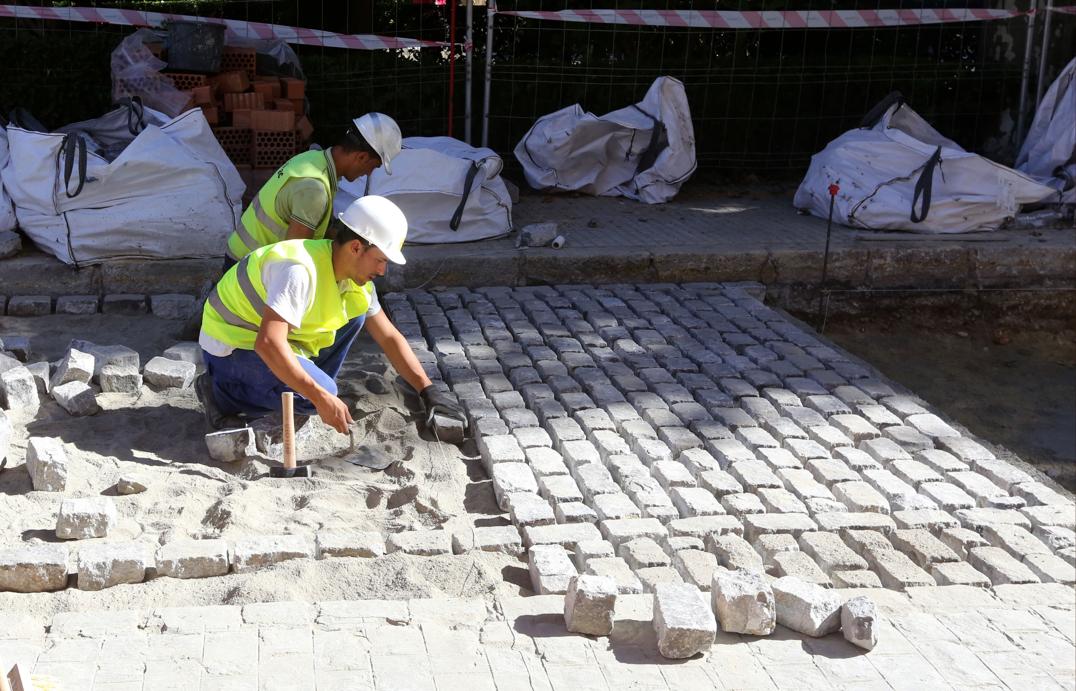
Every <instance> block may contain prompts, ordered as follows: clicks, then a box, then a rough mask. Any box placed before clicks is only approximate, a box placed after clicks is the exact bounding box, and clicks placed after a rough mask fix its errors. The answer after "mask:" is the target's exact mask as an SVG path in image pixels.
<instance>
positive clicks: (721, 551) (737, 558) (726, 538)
mask: <svg viewBox="0 0 1076 691" xmlns="http://www.w3.org/2000/svg"><path fill="white" fill-rule="evenodd" d="M706 548H707V549H708V550H709V551H710V552H712V553H713V554H715V555H716V556H717V559H718V562H719V563H720V564H721V566H723V567H725V568H726V569H729V570H731V571H736V570H743V571H751V572H753V573H762V572H763V571H764V566H763V564H762V557H761V556H759V553H758V552H756V551H755V550H754V548H753V547H751V545H750V544H749V543H748V542H747V540H744V539H743V538H742V537H740V536H739V535H716V534H713V533H711V534H710V535H709V536H708V537H707V538H706Z"/></svg>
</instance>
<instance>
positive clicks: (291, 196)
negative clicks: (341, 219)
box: [276, 178, 329, 230]
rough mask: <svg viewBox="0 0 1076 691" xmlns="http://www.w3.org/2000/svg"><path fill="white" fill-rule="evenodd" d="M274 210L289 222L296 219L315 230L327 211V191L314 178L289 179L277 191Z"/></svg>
mask: <svg viewBox="0 0 1076 691" xmlns="http://www.w3.org/2000/svg"><path fill="white" fill-rule="evenodd" d="M276 212H277V214H279V215H280V217H281V218H283V219H284V220H286V221H288V222H289V223H290V222H291V221H297V222H299V223H301V224H303V225H304V226H306V227H307V228H310V229H311V230H317V227H318V226H319V225H321V221H322V219H324V218H325V214H327V213H328V212H329V192H328V190H326V189H325V185H323V184H321V182H320V181H318V180H315V179H314V178H296V179H294V180H289V181H288V182H286V183H284V186H283V187H281V188H280V191H279V192H277V195H276Z"/></svg>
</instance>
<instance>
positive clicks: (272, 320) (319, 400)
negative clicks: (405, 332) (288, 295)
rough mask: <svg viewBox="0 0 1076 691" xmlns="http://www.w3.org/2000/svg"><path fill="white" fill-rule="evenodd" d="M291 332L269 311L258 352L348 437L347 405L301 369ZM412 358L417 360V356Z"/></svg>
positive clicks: (264, 321) (268, 364) (319, 413)
mask: <svg viewBox="0 0 1076 691" xmlns="http://www.w3.org/2000/svg"><path fill="white" fill-rule="evenodd" d="M290 328H291V327H290V325H289V324H288V322H286V321H285V320H284V319H283V317H281V316H280V315H279V314H277V313H276V312H274V311H273V310H272V308H269V307H266V308H265V314H263V315H262V325H261V328H259V329H258V338H257V339H256V340H255V341H254V352H255V353H257V354H258V357H260V358H261V359H262V361H263V362H265V364H266V366H267V367H269V369H270V371H272V373H273V374H274V375H276V378H277V379H279V380H280V381H282V382H283V383H284V384H285V385H286V386H287V387H288V388H290V389H291V390H293V391H295V392H296V393H298V394H299V395H300V396H302V397H303V398H305V399H306V400H308V401H310V402H311V403H313V404H314V407H315V408H317V411H318V415H319V416H320V417H321V419H322V420H323V421H324V422H325V424H327V425H329V426H330V427H332V428H333V429H335V430H336V431H337V432H340V433H341V434H347V431H348V424H350V423H351V421H352V420H351V413H350V411H348V408H347V404H346V403H344V402H343V401H341V400H340V399H339V398H337V397H336V396H334V395H333V394H331V393H329V392H328V391H326V390H325V389H324V388H322V387H321V386H319V385H318V383H317V382H316V381H314V378H313V377H311V376H310V375H309V374H307V373H306V370H304V369H303V368H302V367H301V366H300V365H299V362H298V360H296V359H295V354H294V353H292V352H291V348H290V347H289V346H288V330H289V329H290ZM405 345H406V342H405ZM411 357H412V358H413V357H414V355H412V356H411Z"/></svg>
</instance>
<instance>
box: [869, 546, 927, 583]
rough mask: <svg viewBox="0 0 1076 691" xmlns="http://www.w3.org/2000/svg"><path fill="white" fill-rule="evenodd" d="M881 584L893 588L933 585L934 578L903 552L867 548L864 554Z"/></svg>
mask: <svg viewBox="0 0 1076 691" xmlns="http://www.w3.org/2000/svg"><path fill="white" fill-rule="evenodd" d="M865 556H866V559H867V561H868V562H870V565H871V568H872V569H873V570H874V572H875V573H877V574H878V577H879V578H880V579H881V581H882V585H884V586H885V587H886V588H891V589H893V590H905V589H907V588H911V587H915V586H927V585H929V586H932V585H935V581H934V578H933V577H932V576H931V575H930V574H929V573H927V572H926V571H924V570H923V569H921V568H920V567H919V566H917V565H916V564H915V562H914V561H912V560H911V558H909V557H908V555H906V554H904V552H898V551H897V550H895V549H882V550H868V551H867V554H866V555H865Z"/></svg>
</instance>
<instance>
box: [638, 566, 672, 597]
mask: <svg viewBox="0 0 1076 691" xmlns="http://www.w3.org/2000/svg"><path fill="white" fill-rule="evenodd" d="M635 575H636V576H637V577H638V579H639V582H640V583H642V584H643V592H644V593H653V592H654V590H655V589H656V588H657V587H658V585H660V584H662V583H683V582H684V579H683V578H682V577H681V576H680V574H679V573H677V571H676V569H674V568H672V567H671V566H650V567H647V568H644V569H637V570H636V571H635Z"/></svg>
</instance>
